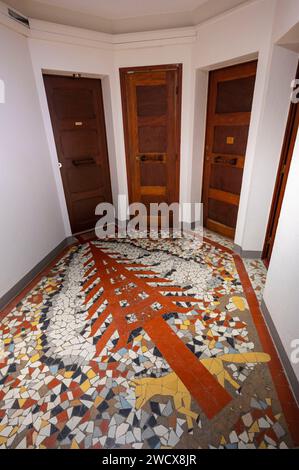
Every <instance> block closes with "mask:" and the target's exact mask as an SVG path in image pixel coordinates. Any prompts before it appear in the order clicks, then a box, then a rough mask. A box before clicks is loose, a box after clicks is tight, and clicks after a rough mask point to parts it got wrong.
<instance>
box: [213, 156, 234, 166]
mask: <svg viewBox="0 0 299 470" xmlns="http://www.w3.org/2000/svg"><path fill="white" fill-rule="evenodd" d="M237 161H238V159H237V158H231V159H227V158H225V157H221V156H219V157H216V158H214V163H226V164H228V165H236V164H237Z"/></svg>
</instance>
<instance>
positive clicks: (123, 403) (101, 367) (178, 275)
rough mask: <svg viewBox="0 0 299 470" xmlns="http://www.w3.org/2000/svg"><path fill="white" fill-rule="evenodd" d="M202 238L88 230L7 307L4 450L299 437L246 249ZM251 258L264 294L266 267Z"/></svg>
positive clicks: (289, 442)
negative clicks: (95, 235)
mask: <svg viewBox="0 0 299 470" xmlns="http://www.w3.org/2000/svg"><path fill="white" fill-rule="evenodd" d="M205 235H206V236H208V238H210V239H211V241H209V240H205V242H204V243H203V244H200V243H199V242H198V241H196V240H190V239H165V238H164V239H159V238H157V239H155V240H153V239H134V240H132V239H122V240H107V241H97V240H93V241H92V240H91V241H90V240H89V238H88V237H87V239H86V240H83V241H81V242H80V243H78V244H76V245H74V246H72V247H71V248H69V249H68V250H67V251H66V252H65V253H64V255H63V256H62V257H61V258H60V259H59V260H58V261H57V262H56V264H54V265H52V267H51V269H50V270H49V271H48V272H47V273H45V274H44V275H43V276H41V278H40V279H39V281H38V282H37V283H36V285H33V286H32V287H31V290H30V291H29V292H28V293H27V294H25V295H24V296H23V298H22V299H21V300H20V301H19V302H18V303H17V304H16V305H15V306H14V307H13V308H11V309H10V310H9V311H8V312H6V313H7V314H6V316H4V317H3V319H2V322H1V324H0V448H7V447H9V448H53V447H57V448H122V447H123V448H125V447H126V448H127V447H132V448H136V449H137V448H151V449H158V448H173V447H177V448H180V447H188V448H199V447H201V448H236V449H238V448H266V447H270V448H272V447H275V448H288V447H292V446H294V445H298V432H297V431H299V430H298V427H297V428H296V425H294V420H295V417H296V416H299V415H298V409H297V408H296V406H295V404H294V403H293V402H292V398H291V395H290V392H289V391H288V386H287V383H286V379H285V378H284V375H283V372H282V369H281V366H280V364H279V361H278V359H277V357H276V356H275V354H276V353H275V351H274V350H273V345H272V346H271V344H272V343H271V340H270V339H269V336H267V335H268V333H267V331H266V330H265V327H264V330H261V326H260V325H261V320H260V319H259V323H258V326H259V334H258V332H257V324H256V322H255V318H256V315H257V313H256V311H255V308H256V304H253V303H252V301H250V299H252V297H250V296H248V292H249V291H250V292H252V289H251V287H248V285H247V284H246V285H245V284H244V282H245V281H246V282H247V278H246V279H245V277H244V273H243V272H241V271H240V262H241V260H239V259H238V258H236V257H235V255H234V254H233V253H232V252H231V251H230V250H231V248H232V244H231V242H230V241H229V240H223V239H221V238H220V237H218V236H216V235H215V234H212V233H206V234H205ZM213 240H214V241H215V242H216V244H214V242H213ZM219 244H220V245H222V246H220V245H219ZM246 265H247V272H248V275H249V277H250V278H251V280H252V282H253V284H254V287H255V289H256V292H257V293H258V294H259V292H260V293H261V291H262V287H259V286H261V285H262V282H263V281H264V276H265V273H264V271H263V269H262V267H261V265H260V264H259V263H258V262H256V261H251V262H248V263H246ZM242 273H243V274H242ZM241 274H242V275H241ZM244 279H245V281H244ZM255 281H256V282H255ZM250 289H251V290H250ZM260 333H262V334H260ZM264 345H266V346H267V347H265V346H264ZM273 364H274V365H273ZM274 366H275V369H274ZM274 382H275V383H274ZM275 384H276V385H277V384H278V386H277V387H276V386H275ZM282 393H283V394H284V395H283V396H284V397H285V396H286V397H287V399H286V400H282V399H281V396H282ZM240 410H242V411H241V413H240ZM290 415H292V419H291V420H290V419H289V418H290Z"/></svg>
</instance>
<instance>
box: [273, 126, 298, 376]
mask: <svg viewBox="0 0 299 470" xmlns="http://www.w3.org/2000/svg"><path fill="white" fill-rule="evenodd" d="M298 181H299V133H298V134H297V141H296V145H295V149H294V154H293V159H292V163H291V168H290V172H289V177H288V182H287V187H286V191H285V196H284V200H283V205H282V209H281V214H280V218H279V224H278V228H277V233H276V237H275V243H274V247H273V252H272V258H271V263H270V266H269V271H268V276H267V282H266V287H265V292H264V301H265V303H266V306H267V308H268V310H269V312H270V314H271V317H272V320H273V322H274V324H275V327H276V329H277V331H278V334H279V336H280V338H281V341H282V343H283V345H284V347H285V350H286V352H287V353H288V354H289V356H290V354H291V352H292V348H291V342H292V341H293V340H294V339H297V340H299V314H298V310H299V309H298V290H299V276H298V266H299V210H298V201H299V189H298ZM293 368H294V371H295V373H296V376H297V378H298V380H299V364H293Z"/></svg>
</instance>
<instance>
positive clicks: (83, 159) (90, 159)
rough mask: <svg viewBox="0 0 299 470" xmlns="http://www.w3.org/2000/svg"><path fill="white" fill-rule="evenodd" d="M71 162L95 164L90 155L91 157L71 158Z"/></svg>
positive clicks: (75, 163)
mask: <svg viewBox="0 0 299 470" xmlns="http://www.w3.org/2000/svg"><path fill="white" fill-rule="evenodd" d="M72 163H73V165H74V166H80V165H93V164H95V161H94V159H93V158H92V157H91V158H82V159H81V160H72Z"/></svg>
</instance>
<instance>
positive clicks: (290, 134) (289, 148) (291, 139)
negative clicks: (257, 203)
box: [262, 64, 299, 267]
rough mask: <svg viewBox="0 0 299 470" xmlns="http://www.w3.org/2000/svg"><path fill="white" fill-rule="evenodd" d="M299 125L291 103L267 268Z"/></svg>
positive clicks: (266, 246)
mask: <svg viewBox="0 0 299 470" xmlns="http://www.w3.org/2000/svg"><path fill="white" fill-rule="evenodd" d="M296 78H299V64H298V69H297V73H296ZM298 125H299V103H291V105H290V109H289V114H288V120H287V125H286V130H285V135H284V140H283V145H282V150H281V155H280V161H279V165H278V170H277V176H276V181H275V187H274V192H273V197H272V203H271V209H270V215H269V219H268V225H267V231H266V236H265V242H264V247H263V252H262V260H263V261H264V264H265V265H266V267H268V266H269V263H270V259H271V255H272V250H273V245H274V240H275V236H276V232H277V227H278V222H279V217H280V212H281V208H282V203H283V199H284V194H285V190H286V185H287V181H288V175H289V171H290V166H291V162H292V158H293V154H294V147H295V142H296V138H297V134H298V132H299V130H298Z"/></svg>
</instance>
